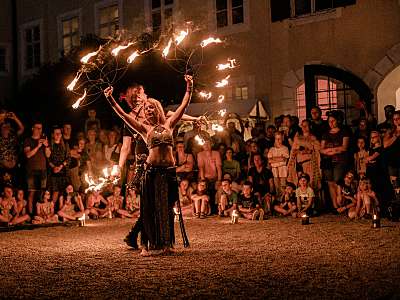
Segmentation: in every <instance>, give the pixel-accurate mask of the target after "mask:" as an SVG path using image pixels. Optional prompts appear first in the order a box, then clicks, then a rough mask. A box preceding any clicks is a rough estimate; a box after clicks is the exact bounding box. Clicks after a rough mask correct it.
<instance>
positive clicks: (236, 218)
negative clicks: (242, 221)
mask: <svg viewBox="0 0 400 300" xmlns="http://www.w3.org/2000/svg"><path fill="white" fill-rule="evenodd" d="M238 222H239V212H238V211H237V210H236V209H235V210H234V211H233V212H232V217H231V223H232V224H237V223H238Z"/></svg>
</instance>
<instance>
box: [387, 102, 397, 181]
mask: <svg viewBox="0 0 400 300" xmlns="http://www.w3.org/2000/svg"><path fill="white" fill-rule="evenodd" d="M383 147H384V149H385V157H386V163H387V165H388V171H389V176H390V181H391V182H392V184H393V186H394V187H396V186H397V188H398V182H397V181H398V180H399V178H400V110H397V111H395V112H394V113H393V127H392V128H391V129H390V130H389V131H387V132H386V134H385V136H384V138H383Z"/></svg>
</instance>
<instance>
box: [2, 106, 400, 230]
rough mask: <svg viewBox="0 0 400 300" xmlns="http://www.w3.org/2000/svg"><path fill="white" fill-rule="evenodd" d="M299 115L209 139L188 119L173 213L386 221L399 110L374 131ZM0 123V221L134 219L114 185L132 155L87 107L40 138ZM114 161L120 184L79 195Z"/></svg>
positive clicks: (179, 145)
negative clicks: (78, 121) (75, 122)
mask: <svg viewBox="0 0 400 300" xmlns="http://www.w3.org/2000/svg"><path fill="white" fill-rule="evenodd" d="M310 115H311V118H310V119H305V120H301V122H299V119H298V118H297V117H296V116H290V115H282V116H278V117H276V118H275V119H274V124H269V125H266V124H265V123H262V122H259V123H257V124H256V126H255V127H254V128H244V127H242V128H241V130H238V129H239V128H237V127H236V125H235V124H236V123H235V122H233V121H229V120H228V122H227V124H224V125H223V126H224V130H223V131H222V132H217V133H215V134H214V133H213V132H211V131H208V130H207V129H206V128H204V127H202V125H201V124H202V123H201V122H194V123H193V128H192V129H191V130H189V131H186V132H183V133H180V134H177V136H176V137H175V150H176V151H175V158H176V165H177V169H176V171H177V176H178V180H179V200H180V203H181V207H182V213H183V215H185V216H192V217H198V218H201V219H205V218H207V217H208V216H210V215H213V214H215V215H219V216H220V217H227V216H231V215H232V213H233V212H234V211H236V212H238V213H239V214H240V215H241V217H243V218H246V219H249V220H263V219H266V218H268V217H269V216H273V215H278V216H283V217H285V216H292V217H301V216H303V215H309V216H317V215H319V214H321V213H332V212H333V213H336V214H343V215H347V216H348V217H349V218H371V217H372V216H373V215H379V216H380V215H382V216H383V217H385V216H386V217H389V218H392V219H393V220H395V219H396V218H398V215H399V205H398V203H399V186H400V184H399V181H400V173H399V172H400V111H395V108H394V107H393V106H391V105H389V106H386V107H385V116H386V120H385V121H384V122H383V123H381V124H376V121H375V120H374V118H373V116H371V115H368V114H365V117H360V118H359V119H358V120H354V121H355V122H353V123H352V124H355V126H354V127H353V128H352V127H350V126H348V125H346V124H345V122H344V116H343V114H342V113H341V111H329V112H328V113H327V115H326V118H323V116H322V113H321V110H320V109H319V107H313V108H312V109H311V111H310ZM239 123H240V122H239ZM0 125H1V136H0V183H1V191H2V194H1V198H0V222H1V223H2V224H7V225H15V224H20V223H27V222H31V223H33V224H43V223H57V222H68V221H71V220H77V219H79V218H82V217H84V218H94V219H97V218H112V217H122V218H133V217H137V216H138V212H139V205H140V189H139V188H138V187H137V186H130V185H128V187H126V182H129V181H130V180H131V179H132V178H134V175H135V174H134V173H135V170H136V168H135V155H134V153H132V151H134V149H135V147H133V146H132V147H128V148H126V147H123V136H124V133H123V130H122V128H120V127H119V126H117V125H115V126H113V127H112V128H107V129H105V128H103V127H102V122H101V120H99V119H98V118H97V117H96V111H95V110H94V109H89V110H88V118H87V119H86V120H85V122H84V123H83V124H82V126H81V127H80V128H82V130H81V131H79V130H77V128H72V126H71V124H70V123H67V122H65V123H64V124H62V126H55V127H52V128H51V132H50V135H49V136H47V135H46V134H45V133H44V132H45V130H44V126H45V125H46V124H43V123H42V122H39V121H36V122H33V124H32V126H31V130H26V129H25V128H24V124H23V123H22V122H21V121H20V120H19V118H18V117H17V115H16V114H15V113H14V112H7V111H1V112H0ZM249 133H250V134H249ZM199 137H200V139H199ZM199 140H200V141H202V142H199ZM135 141H136V142H137V139H133V142H135ZM126 149H129V153H127V151H126ZM120 156H124V158H125V157H126V158H127V159H126V163H125V167H123V168H122V170H120V172H121V174H122V177H121V180H120V182H119V183H118V184H112V183H110V184H108V185H105V186H104V187H103V189H102V190H100V191H95V190H88V189H87V188H88V183H87V178H88V177H91V178H99V177H101V176H103V175H102V172H103V169H104V168H110V169H111V168H112V166H113V165H117V164H118V163H119V162H120V161H121V160H120ZM177 200H178V199H177Z"/></svg>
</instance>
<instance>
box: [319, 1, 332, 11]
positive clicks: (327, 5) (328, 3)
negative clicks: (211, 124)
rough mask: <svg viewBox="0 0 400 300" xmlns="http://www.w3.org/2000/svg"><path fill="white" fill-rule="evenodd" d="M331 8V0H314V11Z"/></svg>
mask: <svg viewBox="0 0 400 300" xmlns="http://www.w3.org/2000/svg"><path fill="white" fill-rule="evenodd" d="M331 8H333V0H318V1H315V11H321V10H327V9H331Z"/></svg>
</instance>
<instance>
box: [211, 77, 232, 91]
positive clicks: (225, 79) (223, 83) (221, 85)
mask: <svg viewBox="0 0 400 300" xmlns="http://www.w3.org/2000/svg"><path fill="white" fill-rule="evenodd" d="M230 77H231V75H228V76H226V77H225V78H224V79H222V80H221V81H217V83H216V85H215V87H217V88H220V87H224V86H227V85H228V84H229V81H228V79H229V78H230Z"/></svg>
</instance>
